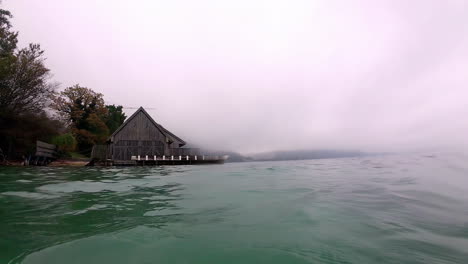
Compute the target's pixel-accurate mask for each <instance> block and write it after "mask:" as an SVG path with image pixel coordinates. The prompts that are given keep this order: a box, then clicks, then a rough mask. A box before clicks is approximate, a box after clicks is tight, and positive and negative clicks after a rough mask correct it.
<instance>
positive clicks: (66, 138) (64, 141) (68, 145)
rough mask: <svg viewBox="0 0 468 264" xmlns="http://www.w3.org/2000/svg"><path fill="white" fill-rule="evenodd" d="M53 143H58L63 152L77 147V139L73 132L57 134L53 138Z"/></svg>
mask: <svg viewBox="0 0 468 264" xmlns="http://www.w3.org/2000/svg"><path fill="white" fill-rule="evenodd" d="M51 143H52V144H54V145H57V147H58V148H59V150H60V151H62V152H71V151H74V150H75V147H76V139H75V137H74V136H73V135H72V134H71V133H66V134H62V135H59V136H56V137H54V138H52V141H51Z"/></svg>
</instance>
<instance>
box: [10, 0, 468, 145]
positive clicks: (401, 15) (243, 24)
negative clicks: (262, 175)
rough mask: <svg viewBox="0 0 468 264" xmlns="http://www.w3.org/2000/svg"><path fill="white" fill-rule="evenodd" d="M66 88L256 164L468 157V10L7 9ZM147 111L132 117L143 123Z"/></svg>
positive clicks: (89, 5) (23, 5) (101, 5)
mask: <svg viewBox="0 0 468 264" xmlns="http://www.w3.org/2000/svg"><path fill="white" fill-rule="evenodd" d="M3 8H6V9H9V10H10V11H11V12H12V13H13V15H14V19H13V23H14V28H15V29H16V30H18V31H19V32H20V35H19V39H20V45H21V46H25V45H27V43H29V42H36V43H40V44H41V46H42V47H43V48H44V50H45V51H46V57H47V66H48V67H49V68H50V69H51V71H52V73H53V75H54V76H53V79H52V80H53V81H56V82H59V83H60V84H61V86H60V87H61V89H64V88H66V87H67V86H70V85H73V84H76V83H79V84H81V85H82V86H86V87H89V88H92V89H93V90H95V91H98V92H101V93H103V94H104V98H105V100H106V102H108V103H114V104H120V105H123V106H126V107H138V106H143V107H145V108H152V109H148V112H149V113H150V114H152V116H153V117H154V119H155V120H156V121H157V122H159V123H161V124H162V125H163V126H165V127H166V128H168V129H169V130H171V131H172V132H174V133H175V134H176V135H178V136H180V137H182V138H183V139H185V140H186V141H188V142H190V143H196V144H200V145H202V146H205V147H210V148H218V149H229V150H236V151H241V152H244V153H252V152H261V151H268V150H284V149H304V148H320V149H323V148H340V149H349V148H352V149H361V150H378V151H382V150H399V149H401V150H412V149H421V148H438V147H449V148H453V147H468V1H464V0H459V1H457V0H440V1H436V0H411V1H409V0H401V1H398V0H389V1H385V0H367V1H365V0H363V1H360V0H354V1H346V0H342V1H333V0H323V1H312V0H305V1H293V0H285V1H276V0H265V1H255V0H248V1H244V0H236V1H219V0H213V1H206V0H197V1H193V0H189V1H180V0H171V1H155V0H133V1H116V0H112V1H111V0H107V1H103V0H101V1H99V0H80V1H71V0H70V1H64V0H4V1H3ZM133 111H134V110H133V109H126V112H127V113H128V114H129V115H130V114H131V113H132V112H133Z"/></svg>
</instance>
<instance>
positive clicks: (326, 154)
mask: <svg viewBox="0 0 468 264" xmlns="http://www.w3.org/2000/svg"><path fill="white" fill-rule="evenodd" d="M364 155H367V154H366V153H364V152H361V151H350V150H287V151H274V152H266V153H259V154H255V155H252V158H253V159H254V160H256V161H275V160H303V159H330V158H346V157H361V156H364Z"/></svg>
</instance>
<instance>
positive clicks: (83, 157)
mask: <svg viewBox="0 0 468 264" xmlns="http://www.w3.org/2000/svg"><path fill="white" fill-rule="evenodd" d="M69 154H70V156H71V157H72V158H76V159H87V158H88V157H86V156H85V155H83V154H80V153H77V152H70V153H69Z"/></svg>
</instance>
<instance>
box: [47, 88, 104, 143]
mask: <svg viewBox="0 0 468 264" xmlns="http://www.w3.org/2000/svg"><path fill="white" fill-rule="evenodd" d="M54 102H55V103H54V105H53V106H54V108H55V109H56V110H57V111H58V112H59V113H60V114H61V115H62V117H63V118H64V119H65V120H66V121H67V122H68V123H69V124H70V127H71V130H72V133H73V134H74V136H75V138H76V140H77V142H78V148H79V149H80V150H86V151H88V152H90V151H91V147H92V146H93V145H94V144H99V143H104V141H105V140H106V139H107V136H108V135H109V129H108V128H107V126H106V124H105V122H104V121H103V120H105V117H106V116H107V108H106V107H105V105H104V99H103V95H102V94H100V93H96V92H94V91H93V90H91V89H89V88H86V87H81V86H80V85H78V84H77V85H74V86H71V87H68V88H66V89H65V90H64V91H63V92H61V93H60V94H59V96H56V97H55V98H54Z"/></svg>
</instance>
